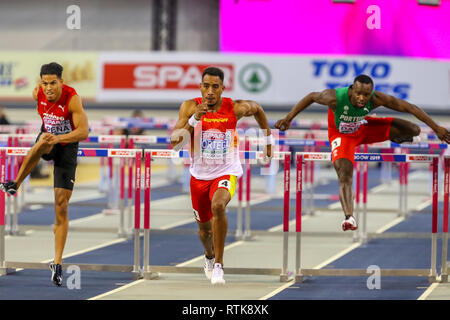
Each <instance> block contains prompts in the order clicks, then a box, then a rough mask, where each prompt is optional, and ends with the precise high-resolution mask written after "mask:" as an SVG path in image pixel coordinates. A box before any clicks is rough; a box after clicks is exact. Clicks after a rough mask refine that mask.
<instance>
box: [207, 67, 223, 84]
mask: <svg viewBox="0 0 450 320" xmlns="http://www.w3.org/2000/svg"><path fill="white" fill-rule="evenodd" d="M207 74H209V75H210V76H215V77H219V78H220V80H222V82H223V78H224V76H223V71H222V70H221V69H219V68H216V67H208V68H206V69H205V70H203V74H202V80H203V78H204V77H205V75H207Z"/></svg>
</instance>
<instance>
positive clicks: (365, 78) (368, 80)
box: [353, 74, 373, 86]
mask: <svg viewBox="0 0 450 320" xmlns="http://www.w3.org/2000/svg"><path fill="white" fill-rule="evenodd" d="M356 81H358V82H359V83H365V84H371V85H372V86H373V80H372V78H371V77H369V76H368V75H365V74H360V75H359V76H357V77H356V78H355V81H353V83H355V82H356Z"/></svg>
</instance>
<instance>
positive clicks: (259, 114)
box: [234, 100, 272, 157]
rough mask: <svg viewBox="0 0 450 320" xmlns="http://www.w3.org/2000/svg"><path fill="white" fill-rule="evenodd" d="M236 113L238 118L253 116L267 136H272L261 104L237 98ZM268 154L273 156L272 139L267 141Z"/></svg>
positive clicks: (235, 103) (235, 102)
mask: <svg viewBox="0 0 450 320" xmlns="http://www.w3.org/2000/svg"><path fill="white" fill-rule="evenodd" d="M234 113H235V115H236V119H237V120H239V119H240V118H242V117H251V116H253V117H254V118H255V120H256V122H258V125H259V127H260V128H261V129H262V130H263V132H264V133H265V134H266V136H270V127H269V122H268V121H267V117H266V114H265V113H264V110H263V108H262V107H261V105H260V104H259V103H257V102H255V101H251V100H235V101H234ZM267 156H268V157H272V141H268V142H267Z"/></svg>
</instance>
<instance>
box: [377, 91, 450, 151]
mask: <svg viewBox="0 0 450 320" xmlns="http://www.w3.org/2000/svg"><path fill="white" fill-rule="evenodd" d="M373 102H374V107H378V106H385V107H386V108H389V109H392V110H395V111H398V112H404V113H410V114H412V115H413V116H415V117H416V118H417V119H419V120H420V121H422V122H423V123H425V124H426V125H428V126H429V127H430V128H431V129H433V131H434V132H435V133H436V135H437V136H438V138H439V139H440V140H442V141H445V142H447V143H450V133H449V131H448V130H447V129H446V128H444V127H442V126H440V125H438V124H437V123H436V122H434V120H433V119H431V118H430V116H429V115H428V114H427V113H426V112H425V111H423V110H422V109H421V108H419V107H418V106H416V105H414V104H411V103H409V102H407V101H405V100H402V99H398V98H396V97H394V96H391V95H388V94H385V93H383V92H379V91H375V93H374V97H373Z"/></svg>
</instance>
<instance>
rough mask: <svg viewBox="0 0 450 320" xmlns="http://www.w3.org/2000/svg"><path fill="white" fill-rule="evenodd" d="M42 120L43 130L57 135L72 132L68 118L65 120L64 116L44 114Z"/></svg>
mask: <svg viewBox="0 0 450 320" xmlns="http://www.w3.org/2000/svg"><path fill="white" fill-rule="evenodd" d="M43 120H44V127H45V131H47V132H49V133H51V134H55V135H58V134H66V133H70V132H72V126H71V125H70V120H66V119H64V117H60V116H54V115H48V114H46V115H44V118H43Z"/></svg>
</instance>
